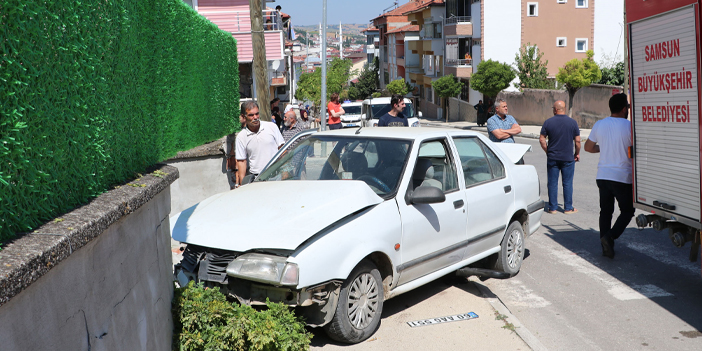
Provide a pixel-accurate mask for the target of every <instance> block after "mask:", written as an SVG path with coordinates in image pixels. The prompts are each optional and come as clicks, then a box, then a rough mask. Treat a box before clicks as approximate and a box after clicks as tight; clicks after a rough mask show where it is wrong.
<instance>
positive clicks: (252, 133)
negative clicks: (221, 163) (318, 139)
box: [234, 101, 284, 189]
mask: <svg viewBox="0 0 702 351" xmlns="http://www.w3.org/2000/svg"><path fill="white" fill-rule="evenodd" d="M241 111H242V112H241V113H242V114H243V115H244V118H245V119H246V127H245V128H244V129H242V130H241V132H239V134H237V136H236V149H235V150H236V151H235V152H234V155H235V156H236V182H235V184H234V188H235V189H236V188H238V187H239V186H240V185H241V181H242V180H243V179H244V177H245V176H246V175H247V174H253V175H254V176H256V175H258V174H259V173H261V171H262V170H263V167H265V166H266V164H268V161H270V160H271V158H273V156H275V153H276V152H278V149H280V147H281V146H283V144H284V140H283V136H282V135H281V134H280V130H279V129H278V126H276V125H275V123H273V122H264V121H261V120H260V119H259V117H260V116H259V112H258V104H257V103H256V102H255V101H245V102H244V103H242V104H241ZM247 168H248V169H247Z"/></svg>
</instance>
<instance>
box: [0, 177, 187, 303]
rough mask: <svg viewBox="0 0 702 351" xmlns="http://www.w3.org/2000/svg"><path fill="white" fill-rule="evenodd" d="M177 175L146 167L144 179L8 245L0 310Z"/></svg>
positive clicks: (0, 276) (0, 277) (1, 262)
mask: <svg viewBox="0 0 702 351" xmlns="http://www.w3.org/2000/svg"><path fill="white" fill-rule="evenodd" d="M178 176H179V173H178V169H177V168H175V167H173V166H168V165H164V164H158V165H156V166H154V167H152V168H150V169H149V173H148V174H145V175H143V176H142V177H140V178H138V179H135V180H132V181H130V182H128V183H126V184H124V185H120V186H118V187H116V188H115V189H113V190H110V191H108V192H105V193H103V194H102V195H100V196H98V197H97V198H95V199H93V200H92V201H90V203H88V204H87V205H84V206H81V207H78V208H76V209H75V210H73V211H71V212H68V213H66V214H63V215H61V216H60V217H58V218H56V219H54V220H51V221H48V222H47V223H46V224H44V225H42V226H41V227H39V228H37V229H36V230H34V231H33V232H31V233H23V234H18V235H17V237H16V238H14V239H12V240H10V241H9V242H7V243H6V246H5V247H4V248H3V249H2V251H0V306H2V305H4V304H5V303H7V302H8V301H10V299H11V298H12V297H13V296H15V295H17V294H19V293H20V292H21V291H22V290H24V289H26V288H27V287H28V286H29V285H30V284H32V283H33V282H34V281H36V280H37V279H39V278H40V277H41V276H43V275H44V274H46V273H47V272H48V271H49V270H50V269H51V268H52V267H54V266H56V265H57V264H58V263H59V262H61V261H62V260H64V259H66V258H67V257H69V256H70V255H71V254H72V253H73V252H74V251H76V250H78V249H79V248H81V247H83V246H84V245H86V244H87V243H89V242H90V241H91V240H93V239H94V238H96V237H97V236H99V235H100V234H101V233H102V232H103V231H105V229H107V227H109V226H110V225H111V224H112V223H114V222H116V221H118V220H119V219H120V218H122V217H124V216H126V215H128V214H130V213H132V212H134V211H136V210H137V209H138V208H139V207H141V206H142V205H144V204H145V203H147V202H148V201H149V200H151V199H152V198H154V197H155V196H156V195H157V194H159V193H160V192H161V191H163V190H164V189H166V188H168V186H170V185H171V183H173V182H174V181H175V180H176V179H178Z"/></svg>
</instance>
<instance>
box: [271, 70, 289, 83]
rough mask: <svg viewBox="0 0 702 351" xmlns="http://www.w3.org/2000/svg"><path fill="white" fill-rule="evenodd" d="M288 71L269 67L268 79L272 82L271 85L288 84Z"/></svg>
mask: <svg viewBox="0 0 702 351" xmlns="http://www.w3.org/2000/svg"><path fill="white" fill-rule="evenodd" d="M287 77H288V75H287V72H285V71H277V70H274V69H269V70H268V81H269V82H270V84H271V85H274V86H280V85H286V84H287V79H286V78H287Z"/></svg>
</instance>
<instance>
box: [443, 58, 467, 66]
mask: <svg viewBox="0 0 702 351" xmlns="http://www.w3.org/2000/svg"><path fill="white" fill-rule="evenodd" d="M446 65H447V66H472V65H473V60H472V59H449V58H447V59H446Z"/></svg>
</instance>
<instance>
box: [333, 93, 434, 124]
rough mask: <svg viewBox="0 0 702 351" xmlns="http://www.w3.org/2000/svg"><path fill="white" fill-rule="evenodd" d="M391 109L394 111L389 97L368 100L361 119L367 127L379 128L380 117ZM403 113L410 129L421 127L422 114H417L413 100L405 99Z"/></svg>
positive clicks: (365, 101) (364, 102) (363, 107)
mask: <svg viewBox="0 0 702 351" xmlns="http://www.w3.org/2000/svg"><path fill="white" fill-rule="evenodd" d="M390 109H392V105H390V98H389V97H379V98H375V99H366V100H363V106H362V109H361V118H362V119H363V120H364V121H365V126H366V127H377V126H378V120H379V119H380V117H382V116H383V115H384V114H386V113H388V111H390ZM346 113H348V111H347V112H346ZM402 113H403V114H404V115H405V117H407V123H408V124H409V126H410V127H419V119H418V118H417V117H422V113H421V112H419V113H417V110H416V108H415V106H414V104H413V103H412V100H410V99H408V98H405V109H404V110H402Z"/></svg>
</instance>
